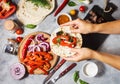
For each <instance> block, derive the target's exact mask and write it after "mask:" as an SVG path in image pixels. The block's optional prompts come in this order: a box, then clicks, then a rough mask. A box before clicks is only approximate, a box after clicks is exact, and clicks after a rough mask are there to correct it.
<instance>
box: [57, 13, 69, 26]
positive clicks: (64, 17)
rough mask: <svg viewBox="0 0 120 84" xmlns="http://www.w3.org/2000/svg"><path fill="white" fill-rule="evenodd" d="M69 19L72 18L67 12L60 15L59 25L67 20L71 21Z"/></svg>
mask: <svg viewBox="0 0 120 84" xmlns="http://www.w3.org/2000/svg"><path fill="white" fill-rule="evenodd" d="M69 21H70V18H69V17H68V16H67V15H65V14H62V15H60V16H59V17H58V20H57V22H58V24H59V25H61V24H63V23H66V22H69Z"/></svg>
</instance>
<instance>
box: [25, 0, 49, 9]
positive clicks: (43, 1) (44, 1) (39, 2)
mask: <svg viewBox="0 0 120 84" xmlns="http://www.w3.org/2000/svg"><path fill="white" fill-rule="evenodd" d="M27 1H31V2H32V3H33V4H34V5H36V6H41V7H44V8H47V9H50V8H51V6H50V3H49V2H48V0H27Z"/></svg>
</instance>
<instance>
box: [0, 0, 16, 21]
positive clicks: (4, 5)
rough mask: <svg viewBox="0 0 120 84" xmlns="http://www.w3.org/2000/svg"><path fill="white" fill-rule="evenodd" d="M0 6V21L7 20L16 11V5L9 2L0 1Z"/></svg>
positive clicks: (5, 0) (7, 0)
mask: <svg viewBox="0 0 120 84" xmlns="http://www.w3.org/2000/svg"><path fill="white" fill-rule="evenodd" d="M0 4H1V5H0V19H4V18H7V17H9V16H10V15H12V14H13V13H14V12H15V11H16V5H14V4H13V3H12V2H11V0H0Z"/></svg>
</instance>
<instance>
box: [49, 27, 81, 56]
mask: <svg viewBox="0 0 120 84" xmlns="http://www.w3.org/2000/svg"><path fill="white" fill-rule="evenodd" d="M61 30H62V31H63V32H66V33H69V34H70V36H74V37H76V38H77V45H76V46H75V47H74V48H81V46H82V36H81V34H80V33H71V32H70V26H64V27H60V28H58V29H56V30H55V31H54V32H53V33H52V34H51V37H50V46H51V50H52V52H53V53H55V54H56V55H58V56H61V57H69V56H72V55H74V54H75V52H71V51H70V48H69V47H68V46H61V45H57V44H54V43H53V42H52V40H53V38H55V37H56V33H57V32H58V31H61Z"/></svg>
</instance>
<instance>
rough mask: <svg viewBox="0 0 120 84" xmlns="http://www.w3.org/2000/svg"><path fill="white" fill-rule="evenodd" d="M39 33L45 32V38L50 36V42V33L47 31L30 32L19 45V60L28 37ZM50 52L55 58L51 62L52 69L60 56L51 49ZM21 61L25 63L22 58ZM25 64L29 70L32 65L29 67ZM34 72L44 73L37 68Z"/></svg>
mask: <svg viewBox="0 0 120 84" xmlns="http://www.w3.org/2000/svg"><path fill="white" fill-rule="evenodd" d="M37 34H43V35H44V37H45V38H48V39H47V40H46V41H47V42H49V38H50V34H48V33H45V32H33V33H30V34H28V35H26V36H25V37H24V39H23V40H22V41H21V43H20V45H19V49H18V57H19V60H20V59H21V58H22V49H23V47H24V45H25V43H26V41H27V39H28V38H29V37H30V36H31V35H37ZM49 53H51V54H52V55H53V60H51V61H50V64H51V68H50V69H52V68H53V67H54V65H55V64H56V63H57V61H58V56H57V55H55V54H53V53H52V52H51V51H50V52H49ZM20 62H21V63H23V64H24V62H22V61H21V60H20ZM24 65H25V64H24ZM25 66H26V68H27V70H30V67H29V66H27V65H25ZM50 69H49V70H50ZM49 70H48V71H49ZM34 74H43V71H42V70H40V69H36V70H35V71H34Z"/></svg>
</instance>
